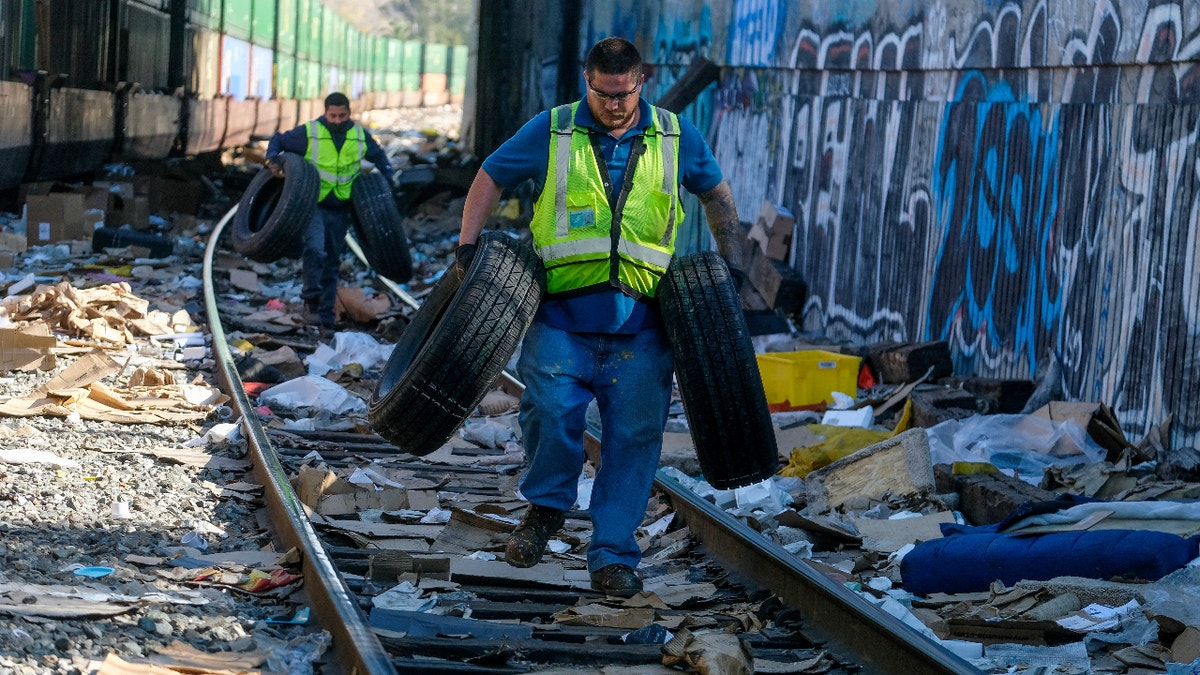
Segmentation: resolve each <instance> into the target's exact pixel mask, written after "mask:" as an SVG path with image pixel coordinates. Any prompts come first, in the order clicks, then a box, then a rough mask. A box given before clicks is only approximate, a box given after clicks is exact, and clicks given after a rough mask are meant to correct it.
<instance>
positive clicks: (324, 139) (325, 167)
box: [304, 120, 367, 201]
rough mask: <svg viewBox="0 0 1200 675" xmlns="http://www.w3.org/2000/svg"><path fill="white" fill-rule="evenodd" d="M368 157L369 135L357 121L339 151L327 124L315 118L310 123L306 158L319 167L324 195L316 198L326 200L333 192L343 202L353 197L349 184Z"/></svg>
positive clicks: (347, 132) (356, 176) (322, 193)
mask: <svg viewBox="0 0 1200 675" xmlns="http://www.w3.org/2000/svg"><path fill="white" fill-rule="evenodd" d="M352 141H353V142H352ZM366 156H367V134H366V132H365V131H363V128H362V125H360V124H358V123H357V122H355V123H354V125H353V126H351V127H350V129H349V130H347V131H346V141H345V142H344V143H342V149H341V151H340V152H339V151H338V149H337V147H336V146H334V144H333V135H332V134H330V133H329V129H327V128H325V125H324V124H321V123H320V122H318V121H316V120H313V121H311V122H309V123H308V152H306V153H304V158H305V159H307V160H308V161H310V162H312V163H313V165H315V166H316V167H317V175H319V176H320V177H321V194H320V195H319V196H318V197H317V201H321V200H323V199H325V197H326V195H328V194H329V193H330V191H332V192H333V194H334V196H336V197H337V198H338V199H340V200H342V201H346V200H347V199H350V184H351V183H353V182H354V179H355V178H358V174H359V172H360V171H361V170H362V169H361V166H362V159H363V157H366Z"/></svg>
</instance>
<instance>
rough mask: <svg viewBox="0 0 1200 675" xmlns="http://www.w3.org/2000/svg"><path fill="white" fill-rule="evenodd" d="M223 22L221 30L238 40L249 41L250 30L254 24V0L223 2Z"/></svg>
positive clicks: (226, 0) (228, 0)
mask: <svg viewBox="0 0 1200 675" xmlns="http://www.w3.org/2000/svg"><path fill="white" fill-rule="evenodd" d="M223 2H224V3H225V13H224V15H223V19H224V21H223V22H222V23H221V28H222V29H223V30H224V31H225V32H226V33H227V34H229V35H232V36H233V37H235V38H238V39H239V40H249V39H250V28H251V26H252V25H253V24H254V13H253V10H254V0H223Z"/></svg>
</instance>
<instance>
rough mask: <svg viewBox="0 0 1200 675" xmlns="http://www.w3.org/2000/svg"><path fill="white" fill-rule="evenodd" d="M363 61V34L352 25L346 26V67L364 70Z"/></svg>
mask: <svg viewBox="0 0 1200 675" xmlns="http://www.w3.org/2000/svg"><path fill="white" fill-rule="evenodd" d="M364 63H366V59H364V58H363V36H362V34H361V33H359V32H358V31H356V30H354V28H353V27H352V26H346V68H348V69H350V70H352V71H361V70H366V68H364V67H363V64H364Z"/></svg>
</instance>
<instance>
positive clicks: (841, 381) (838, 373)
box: [755, 349, 862, 408]
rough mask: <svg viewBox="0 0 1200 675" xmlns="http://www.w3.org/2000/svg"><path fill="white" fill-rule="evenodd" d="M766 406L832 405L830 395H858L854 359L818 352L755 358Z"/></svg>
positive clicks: (859, 360)
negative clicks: (836, 393) (765, 396)
mask: <svg viewBox="0 0 1200 675" xmlns="http://www.w3.org/2000/svg"><path fill="white" fill-rule="evenodd" d="M755 357H756V358H757V360H758V372H759V373H760V374H761V375H762V383H763V390H764V391H765V392H766V394H767V404H768V405H770V406H773V407H776V408H780V407H782V408H788V407H791V408H799V407H803V406H811V405H818V404H820V403H832V402H833V392H835V391H840V392H842V393H843V394H846V395H847V396H857V395H858V366H859V364H860V363H861V362H862V359H861V358H859V357H857V356H847V355H845V354H835V353H833V352H824V351H818V350H815V349H814V350H808V351H802V352H770V353H767V354H756V355H755Z"/></svg>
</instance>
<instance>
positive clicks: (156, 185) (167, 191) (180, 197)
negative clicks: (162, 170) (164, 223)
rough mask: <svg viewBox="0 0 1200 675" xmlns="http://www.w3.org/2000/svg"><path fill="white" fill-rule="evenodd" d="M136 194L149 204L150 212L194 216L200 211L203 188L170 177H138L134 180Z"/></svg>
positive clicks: (188, 181)
mask: <svg viewBox="0 0 1200 675" xmlns="http://www.w3.org/2000/svg"><path fill="white" fill-rule="evenodd" d="M134 187H135V189H136V191H137V194H139V195H142V196H144V197H146V198H147V199H148V200H149V202H150V212H151V213H157V214H160V215H166V214H170V213H189V214H194V213H196V212H197V211H199V210H200V201H201V199H203V197H204V186H203V185H201V184H200V183H199V182H197V181H192V180H183V179H181V178H175V177H171V176H138V177H137V178H135V179H134Z"/></svg>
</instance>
